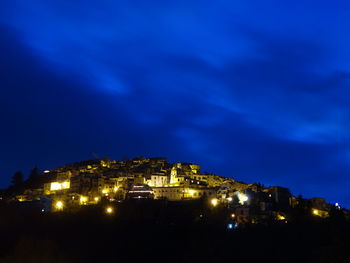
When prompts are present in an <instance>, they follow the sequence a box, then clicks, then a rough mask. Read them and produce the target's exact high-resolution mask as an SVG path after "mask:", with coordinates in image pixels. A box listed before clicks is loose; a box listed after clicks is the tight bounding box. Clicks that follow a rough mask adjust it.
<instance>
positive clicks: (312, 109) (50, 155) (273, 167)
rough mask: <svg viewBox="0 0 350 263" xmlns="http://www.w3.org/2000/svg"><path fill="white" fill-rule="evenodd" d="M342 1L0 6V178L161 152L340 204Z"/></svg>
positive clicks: (343, 165)
mask: <svg viewBox="0 0 350 263" xmlns="http://www.w3.org/2000/svg"><path fill="white" fill-rule="evenodd" d="M349 11H350V4H349V3H347V2H346V1H333V2H332V3H330V2H328V1H318V2H317V3H316V2H314V1H283V2H281V1H263V2H262V1H172V2H170V1H151V2H149V1H148V2H146V1H109V0H108V1H107V0H104V1H81V0H78V1H62V0H61V1H48V0H46V1H38V0H37V1H34V0H11V1H10V0H8V1H6V0H5V1H2V2H1V4H0V47H1V50H2V53H1V55H0V69H1V70H0V87H1V96H0V114H1V117H2V118H1V119H2V129H1V130H0V145H1V151H0V158H1V160H2V161H1V163H0V168H1V173H0V176H1V180H0V183H1V185H2V186H6V185H7V184H8V182H9V178H10V177H11V175H12V174H13V173H14V172H15V171H16V170H22V171H23V172H25V173H28V170H29V169H30V168H32V167H34V166H38V167H39V168H42V169H47V168H49V169H50V168H55V167H58V166H60V165H63V164H65V163H69V162H74V161H78V160H84V159H91V158H93V156H92V154H91V153H92V152H95V153H97V154H98V155H99V156H101V157H104V156H109V157H110V158H112V159H121V158H123V157H125V156H128V157H135V156H140V155H142V156H166V157H168V158H169V161H173V162H177V161H188V162H194V163H199V164H201V165H202V167H203V170H204V171H208V172H214V173H216V174H218V175H222V176H228V177H233V178H236V179H238V180H241V181H246V182H257V181H259V182H262V183H264V184H265V185H282V186H286V187H289V188H291V190H292V192H293V193H294V194H296V195H297V194H299V193H301V194H303V195H304V196H306V197H312V196H322V197H326V198H327V199H328V201H330V202H340V203H343V204H345V205H346V206H347V207H349V205H350V193H349V191H348V189H349V187H350V176H349V173H350V165H349V158H350V140H349V139H350V138H349V137H350V134H349V130H350V122H349V121H350V106H349V105H350V104H349V102H350V90H349V87H350V85H349V84H350V81H349V80H350V78H349V77H350V74H349V72H350V59H349V58H350V35H349V33H348V32H349V30H348V29H349V28H350V20H349V19H348V14H349Z"/></svg>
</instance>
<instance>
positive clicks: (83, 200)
mask: <svg viewBox="0 0 350 263" xmlns="http://www.w3.org/2000/svg"><path fill="white" fill-rule="evenodd" d="M87 201H88V199H87V197H86V196H81V197H80V204H81V205H86V202H87Z"/></svg>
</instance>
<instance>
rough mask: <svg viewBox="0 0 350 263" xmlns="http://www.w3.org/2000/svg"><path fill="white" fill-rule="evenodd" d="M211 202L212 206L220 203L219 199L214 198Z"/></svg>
mask: <svg viewBox="0 0 350 263" xmlns="http://www.w3.org/2000/svg"><path fill="white" fill-rule="evenodd" d="M210 203H211V205H212V206H214V207H215V206H217V205H218V203H219V201H218V199H216V198H213V199H211V201H210Z"/></svg>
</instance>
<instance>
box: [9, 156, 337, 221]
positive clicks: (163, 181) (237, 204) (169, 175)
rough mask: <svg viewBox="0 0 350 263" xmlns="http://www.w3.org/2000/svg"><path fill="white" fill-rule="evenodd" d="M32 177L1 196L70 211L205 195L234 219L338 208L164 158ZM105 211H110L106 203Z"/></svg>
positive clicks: (320, 213) (93, 163) (84, 165)
mask: <svg viewBox="0 0 350 263" xmlns="http://www.w3.org/2000/svg"><path fill="white" fill-rule="evenodd" d="M36 180H37V181H38V182H39V183H38V182H36V183H35V182H34V183H32V184H31V187H28V186H27V187H25V188H24V189H22V191H20V192H17V193H16V194H15V195H14V194H12V195H11V193H10V194H8V195H7V196H8V197H7V199H8V200H9V201H10V202H14V203H20V205H21V206H27V207H32V208H33V209H34V208H35V209H37V210H40V211H41V212H57V211H62V210H65V211H74V210H77V209H79V208H81V207H82V206H89V205H91V206H93V205H98V204H101V203H102V202H104V203H106V202H108V203H110V204H113V203H118V202H123V201H124V200H130V199H136V200H145V199H155V200H167V201H183V202H185V201H188V200H195V199H203V200H204V199H205V200H207V202H208V203H209V204H210V205H211V206H213V207H215V206H224V207H226V208H227V209H229V210H230V211H231V212H232V217H234V220H233V222H234V223H236V224H247V223H259V222H264V221H267V220H271V219H274V220H277V221H283V222H287V221H288V220H289V219H288V217H289V216H288V215H287V214H288V211H290V210H291V209H293V208H296V207H302V209H304V210H308V211H309V212H310V213H311V214H312V215H313V216H317V217H322V218H327V217H328V216H329V212H330V211H331V210H332V209H333V210H334V209H336V210H341V208H340V206H339V204H335V205H330V204H327V203H326V201H325V199H323V198H312V199H308V200H306V199H303V198H301V197H295V196H293V195H292V194H291V193H290V191H289V189H288V188H284V187H280V186H270V187H264V186H263V185H261V184H260V183H255V184H246V183H242V182H238V181H236V180H235V179H232V178H224V177H220V176H217V175H214V174H209V173H203V172H201V170H200V166H199V165H197V164H191V163H169V162H168V161H167V159H166V158H143V157H139V158H134V159H131V160H124V161H115V160H109V159H107V158H105V159H101V160H90V161H81V162H76V163H72V164H68V165H64V166H62V167H59V168H57V169H54V170H45V171H43V172H42V173H39V174H38V175H37V179H36ZM10 189H11V188H10ZM10 192H11V191H10ZM108 211H109V212H112V206H111V207H110V208H109V210H108ZM232 219H233V218H232Z"/></svg>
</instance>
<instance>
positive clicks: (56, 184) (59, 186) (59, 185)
mask: <svg viewBox="0 0 350 263" xmlns="http://www.w3.org/2000/svg"><path fill="white" fill-rule="evenodd" d="M69 187H70V182H69V181H65V182H62V183H59V182H52V183H51V185H50V191H57V190H63V189H69Z"/></svg>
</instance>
